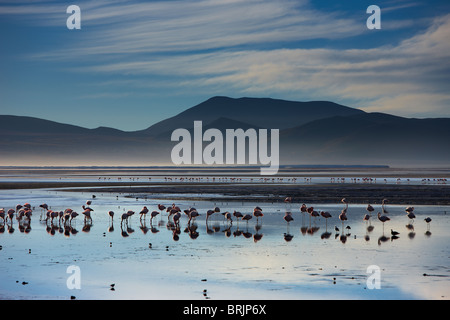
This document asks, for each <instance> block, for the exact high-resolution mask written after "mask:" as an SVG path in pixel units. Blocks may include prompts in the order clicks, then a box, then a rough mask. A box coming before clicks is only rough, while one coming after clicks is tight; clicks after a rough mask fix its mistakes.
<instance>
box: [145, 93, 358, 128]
mask: <svg viewBox="0 0 450 320" xmlns="http://www.w3.org/2000/svg"><path fill="white" fill-rule="evenodd" d="M362 113H364V111H362V110H359V109H353V108H349V107H346V106H342V105H339V104H336V103H333V102H327V101H311V102H297V101H286V100H279V99H270V98H239V99H233V98H228V97H213V98H210V99H208V100H206V101H205V102H202V103H200V104H198V105H196V106H194V107H192V108H189V109H187V110H185V111H183V112H181V113H179V114H178V115H176V116H174V117H171V118H169V119H166V120H163V121H160V122H158V123H156V124H154V125H152V126H151V127H149V128H147V129H145V130H143V131H142V133H144V134H147V135H153V136H155V135H160V134H162V133H164V132H168V131H170V132H172V131H173V130H175V129H177V128H192V127H193V124H194V121H195V120H202V121H203V125H204V126H205V125H207V124H209V123H210V122H212V121H215V120H217V119H219V118H227V119H230V120H235V121H240V122H244V123H247V124H251V125H252V126H256V127H259V128H267V129H280V130H282V129H287V128H292V127H296V126H300V125H302V124H305V123H308V122H310V121H313V120H318V119H324V118H328V117H332V116H349V115H356V114H362Z"/></svg>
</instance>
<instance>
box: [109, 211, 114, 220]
mask: <svg viewBox="0 0 450 320" xmlns="http://www.w3.org/2000/svg"><path fill="white" fill-rule="evenodd" d="M108 215H109V216H110V217H111V220H113V219H114V211H109V212H108Z"/></svg>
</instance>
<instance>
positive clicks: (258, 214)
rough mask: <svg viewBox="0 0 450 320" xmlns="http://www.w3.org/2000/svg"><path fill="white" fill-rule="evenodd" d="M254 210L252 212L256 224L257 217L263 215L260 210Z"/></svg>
mask: <svg viewBox="0 0 450 320" xmlns="http://www.w3.org/2000/svg"><path fill="white" fill-rule="evenodd" d="M256 208H259V207H256ZM256 208H255V210H254V211H253V215H254V216H255V217H256V221H257V223H258V219H259V217H263V216H264V214H263V213H262V211H261V209H256Z"/></svg>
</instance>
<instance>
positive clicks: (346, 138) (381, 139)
mask: <svg viewBox="0 0 450 320" xmlns="http://www.w3.org/2000/svg"><path fill="white" fill-rule="evenodd" d="M195 120H202V121H203V130H207V129H209V128H217V129H219V130H221V131H222V132H225V130H226V129H237V128H242V129H244V130H247V129H249V128H255V129H259V128H268V129H271V128H278V129H280V161H281V164H344V165H346V164H387V165H405V164H410V165H430V164H432V165H449V164H450V161H449V159H450V148H448V141H450V119H449V118H442V119H410V118H403V117H397V116H393V115H389V114H383V113H365V112H363V111H361V110H359V109H353V108H349V107H345V106H342V105H339V104H335V103H332V102H322V101H318V102H293V101H284V100H276V99H266V98H264V99H258V98H241V99H232V98H227V97H214V98H211V99H209V100H207V101H205V102H203V103H201V104H199V105H197V106H194V107H192V108H189V109H187V110H186V111H184V112H181V113H180V114H178V115H176V116H174V117H172V118H169V119H166V120H163V121H161V122H159V123H156V124H154V125H152V126H150V127H149V128H148V129H146V130H141V131H135V132H125V131H121V130H117V129H113V128H107V127H99V128H96V129H87V128H83V127H79V126H74V125H70V124H63V123H57V122H53V121H48V120H44V119H38V118H33V117H20V116H7V115H3V116H0V154H1V157H0V165H144V166H145V165H147V166H148V165H155V164H171V159H170V153H171V149H172V148H173V146H174V145H175V144H176V143H177V142H172V141H170V136H171V133H172V131H173V130H175V129H177V128H186V129H190V130H191V129H192V127H193V124H194V121H195ZM206 144H207V142H205V143H204V146H205V145H206Z"/></svg>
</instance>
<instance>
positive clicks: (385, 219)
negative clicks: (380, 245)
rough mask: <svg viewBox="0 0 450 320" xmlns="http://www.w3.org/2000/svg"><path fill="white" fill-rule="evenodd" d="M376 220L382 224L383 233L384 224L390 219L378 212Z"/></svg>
mask: <svg viewBox="0 0 450 320" xmlns="http://www.w3.org/2000/svg"><path fill="white" fill-rule="evenodd" d="M378 220H380V221H381V222H383V231H384V223H385V222H386V221H390V220H391V219H390V218H389V217H388V216H382V215H381V212H378Z"/></svg>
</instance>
